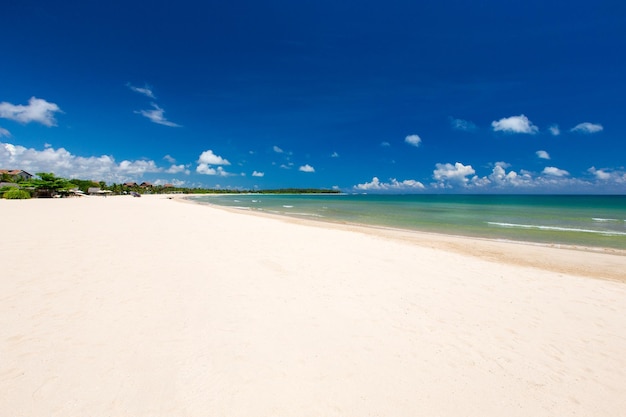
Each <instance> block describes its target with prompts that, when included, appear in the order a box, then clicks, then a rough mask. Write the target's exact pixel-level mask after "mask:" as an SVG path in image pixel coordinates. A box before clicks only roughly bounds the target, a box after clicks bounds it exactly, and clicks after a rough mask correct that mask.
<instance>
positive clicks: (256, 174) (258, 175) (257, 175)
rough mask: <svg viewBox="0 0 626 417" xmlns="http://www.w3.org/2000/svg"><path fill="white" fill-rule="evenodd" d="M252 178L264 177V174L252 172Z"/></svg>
mask: <svg viewBox="0 0 626 417" xmlns="http://www.w3.org/2000/svg"><path fill="white" fill-rule="evenodd" d="M252 176H253V177H264V176H265V173H264V172H259V171H254V172H252Z"/></svg>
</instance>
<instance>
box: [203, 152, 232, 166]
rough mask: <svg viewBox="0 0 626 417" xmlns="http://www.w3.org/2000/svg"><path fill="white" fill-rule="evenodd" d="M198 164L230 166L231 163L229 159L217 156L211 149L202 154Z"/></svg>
mask: <svg viewBox="0 0 626 417" xmlns="http://www.w3.org/2000/svg"><path fill="white" fill-rule="evenodd" d="M198 163H199V164H207V165H230V162H228V160H227V159H224V158H222V157H221V156H218V155H215V154H214V153H213V151H212V150H211V149H209V150H208V151H204V152H202V153H201V154H200V157H199V158H198Z"/></svg>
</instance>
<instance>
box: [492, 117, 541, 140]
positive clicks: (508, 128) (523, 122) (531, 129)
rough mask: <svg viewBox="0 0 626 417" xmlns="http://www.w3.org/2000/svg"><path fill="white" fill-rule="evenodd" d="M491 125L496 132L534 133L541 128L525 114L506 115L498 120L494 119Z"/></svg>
mask: <svg viewBox="0 0 626 417" xmlns="http://www.w3.org/2000/svg"><path fill="white" fill-rule="evenodd" d="M491 127H492V128H493V130H494V131H495V132H506V133H526V134H529V135H534V134H535V133H537V132H539V128H538V127H537V126H535V125H534V124H532V122H531V121H530V120H529V119H528V117H526V116H524V115H523V114H521V115H519V116H511V117H505V118H502V119H500V120H498V121H495V120H494V121H493V122H491Z"/></svg>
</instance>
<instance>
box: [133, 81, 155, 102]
mask: <svg viewBox="0 0 626 417" xmlns="http://www.w3.org/2000/svg"><path fill="white" fill-rule="evenodd" d="M126 86H127V87H128V88H130V89H131V90H132V91H134V92H135V93H139V94H143V95H144V96H146V97H148V98H151V99H156V97H155V96H154V92H153V91H152V88H151V87H150V86H148V85H146V86H145V87H143V88H142V87H135V86H133V85H131V83H127V84H126Z"/></svg>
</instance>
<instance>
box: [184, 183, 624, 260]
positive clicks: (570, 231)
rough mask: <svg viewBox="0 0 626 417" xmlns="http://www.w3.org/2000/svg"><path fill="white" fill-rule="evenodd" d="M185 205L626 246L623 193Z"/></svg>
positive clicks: (217, 200) (226, 200) (223, 198)
mask: <svg viewBox="0 0 626 417" xmlns="http://www.w3.org/2000/svg"><path fill="white" fill-rule="evenodd" d="M193 200H194V201H197V202H199V203H209V204H216V205H221V206H228V207H235V208H240V209H243V210H255V211H262V212H268V213H275V214H281V215H287V216H294V217H305V218H315V219H319V220H325V221H332V222H345V223H356V224H365V225H373V226H383V227H392V228H399V229H408V230H419V231H426V232H435V233H445V234H453V235H464V236H474V237H484V238H491V239H504V240H515V241H525V242H535V243H544V244H564V245H582V246H590V247H603V248H614V249H626V196H623V195H621V196H599V195H371V194H368V195H348V194H339V195H336V194H334V195H308V194H307V195H268V194H226V195H210V196H202V197H193Z"/></svg>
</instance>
